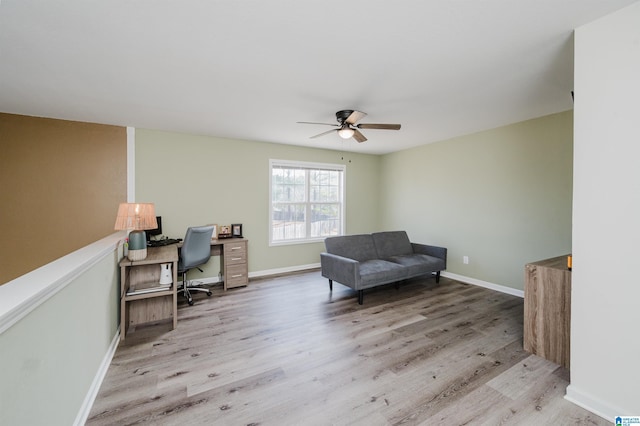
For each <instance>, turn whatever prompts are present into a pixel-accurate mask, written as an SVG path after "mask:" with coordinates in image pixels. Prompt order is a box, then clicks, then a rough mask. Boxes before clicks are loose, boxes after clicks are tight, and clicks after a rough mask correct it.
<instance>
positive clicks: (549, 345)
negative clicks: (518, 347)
mask: <svg viewBox="0 0 640 426" xmlns="http://www.w3.org/2000/svg"><path fill="white" fill-rule="evenodd" d="M570 334H571V271H570V270H569V269H568V268H567V256H559V257H554V258H551V259H545V260H541V261H539V262H533V263H528V264H527V265H526V266H525V284H524V343H523V346H524V350H525V351H527V352H530V353H532V354H535V355H538V356H540V357H542V358H545V359H548V360H549V361H552V362H555V363H556V364H560V365H561V366H563V367H565V368H569V355H570Z"/></svg>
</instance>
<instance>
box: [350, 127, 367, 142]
mask: <svg viewBox="0 0 640 426" xmlns="http://www.w3.org/2000/svg"><path fill="white" fill-rule="evenodd" d="M353 138H354V139H355V140H357V141H358V142H364V141H366V140H367V138H365V137H364V135H363V134H362V133H360V130H358V129H353Z"/></svg>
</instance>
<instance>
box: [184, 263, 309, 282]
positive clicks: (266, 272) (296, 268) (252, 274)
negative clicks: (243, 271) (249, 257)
mask: <svg viewBox="0 0 640 426" xmlns="http://www.w3.org/2000/svg"><path fill="white" fill-rule="evenodd" d="M318 268H320V263H310V264H308V265H296V266H288V267H286V268H276V269H265V270H263V271H254V272H249V278H262V277H268V276H271V275H279V274H288V273H291V272H302V271H307V270H310V269H318ZM194 281H197V282H199V283H202V284H218V283H220V282H222V281H221V280H220V277H207V278H195V279H194Z"/></svg>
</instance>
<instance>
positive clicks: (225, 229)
mask: <svg viewBox="0 0 640 426" xmlns="http://www.w3.org/2000/svg"><path fill="white" fill-rule="evenodd" d="M218 238H231V225H220V228H219V229H218Z"/></svg>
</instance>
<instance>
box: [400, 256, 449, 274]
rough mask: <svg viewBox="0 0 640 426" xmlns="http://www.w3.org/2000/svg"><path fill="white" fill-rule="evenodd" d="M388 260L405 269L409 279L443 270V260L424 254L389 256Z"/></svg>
mask: <svg viewBox="0 0 640 426" xmlns="http://www.w3.org/2000/svg"><path fill="white" fill-rule="evenodd" d="M388 260H389V261H391V262H394V263H397V264H400V265H402V266H404V267H406V268H407V269H408V276H409V277H415V276H418V275H423V274H430V273H431V272H434V271H440V270H443V269H445V268H444V260H443V259H438V258H437V257H433V256H429V255H426V254H408V255H400V256H391V257H390V258H389V259H388Z"/></svg>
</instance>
